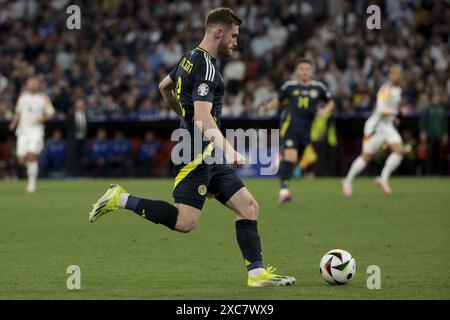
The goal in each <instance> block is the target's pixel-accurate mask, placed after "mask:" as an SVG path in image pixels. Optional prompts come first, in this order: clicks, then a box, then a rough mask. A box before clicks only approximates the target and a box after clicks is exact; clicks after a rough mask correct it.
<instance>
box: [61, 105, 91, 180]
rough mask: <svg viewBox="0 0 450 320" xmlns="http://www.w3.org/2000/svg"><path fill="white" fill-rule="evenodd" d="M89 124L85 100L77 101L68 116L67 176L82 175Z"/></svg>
mask: <svg viewBox="0 0 450 320" xmlns="http://www.w3.org/2000/svg"><path fill="white" fill-rule="evenodd" d="M87 129H88V122H87V116H86V104H85V102H84V100H83V99H78V100H76V101H75V104H74V107H73V109H72V110H71V111H70V113H69V114H68V116H67V121H66V137H67V144H68V145H67V174H68V175H69V176H71V177H77V176H80V175H81V174H82V170H81V169H82V166H83V151H84V142H85V140H86V135H87Z"/></svg>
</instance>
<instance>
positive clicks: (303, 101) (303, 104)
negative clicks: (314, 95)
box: [297, 96, 309, 109]
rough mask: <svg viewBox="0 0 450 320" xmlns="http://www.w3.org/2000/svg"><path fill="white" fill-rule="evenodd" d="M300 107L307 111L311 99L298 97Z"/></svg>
mask: <svg viewBox="0 0 450 320" xmlns="http://www.w3.org/2000/svg"><path fill="white" fill-rule="evenodd" d="M297 105H298V107H299V108H305V109H307V108H308V106H309V97H308V96H305V97H303V96H300V97H298V104H297Z"/></svg>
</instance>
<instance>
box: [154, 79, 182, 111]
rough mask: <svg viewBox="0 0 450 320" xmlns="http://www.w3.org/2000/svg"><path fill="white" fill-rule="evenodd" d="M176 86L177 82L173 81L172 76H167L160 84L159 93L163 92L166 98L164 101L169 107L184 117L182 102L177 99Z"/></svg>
mask: <svg viewBox="0 0 450 320" xmlns="http://www.w3.org/2000/svg"><path fill="white" fill-rule="evenodd" d="M175 90H176V85H175V82H174V81H173V80H172V78H171V77H170V75H167V76H166V77H165V78H164V79H163V80H162V81H161V82H160V83H159V91H160V92H161V95H162V96H163V98H164V101H165V102H166V103H167V105H168V106H169V107H170V108H171V109H172V110H173V111H175V113H176V114H177V115H178V116H180V117H182V111H181V108H180V102H179V101H178V98H177V93H176V91H175Z"/></svg>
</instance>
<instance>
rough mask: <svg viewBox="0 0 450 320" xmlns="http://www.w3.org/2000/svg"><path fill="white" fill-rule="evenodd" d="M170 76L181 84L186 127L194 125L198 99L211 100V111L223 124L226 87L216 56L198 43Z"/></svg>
mask: <svg viewBox="0 0 450 320" xmlns="http://www.w3.org/2000/svg"><path fill="white" fill-rule="evenodd" d="M169 76H170V78H171V79H172V81H174V82H175V83H176V85H177V95H178V101H179V102H180V105H181V110H182V116H183V119H182V121H181V127H182V128H186V129H192V126H193V121H192V119H193V116H194V101H209V102H211V103H212V110H211V115H212V116H213V118H214V120H215V121H216V123H217V125H218V126H220V117H221V114H222V104H223V97H224V93H225V87H224V84H223V79H222V76H221V75H220V73H219V70H218V68H217V67H216V59H214V58H213V57H212V56H211V55H210V54H209V53H207V52H206V51H205V50H203V49H202V48H199V47H197V48H195V49H194V50H191V51H189V52H188V53H187V54H185V55H184V56H183V57H182V58H181V60H180V62H179V63H178V65H177V66H176V67H175V68H174V69H173V70H172V71H171V72H170V74H169Z"/></svg>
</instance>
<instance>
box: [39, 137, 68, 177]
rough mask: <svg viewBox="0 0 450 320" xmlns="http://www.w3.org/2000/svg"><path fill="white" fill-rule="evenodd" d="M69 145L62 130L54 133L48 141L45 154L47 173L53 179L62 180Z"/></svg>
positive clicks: (44, 160)
mask: <svg viewBox="0 0 450 320" xmlns="http://www.w3.org/2000/svg"><path fill="white" fill-rule="evenodd" d="M66 151H67V143H66V141H65V140H64V139H63V136H62V132H61V130H58V129H56V130H55V131H53V134H52V137H51V138H50V139H48V141H47V144H46V146H45V150H44V152H43V157H42V158H43V162H44V164H45V169H46V170H45V171H47V172H48V175H49V176H50V177H53V178H61V177H62V176H63V174H64V169H65V165H66Z"/></svg>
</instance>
